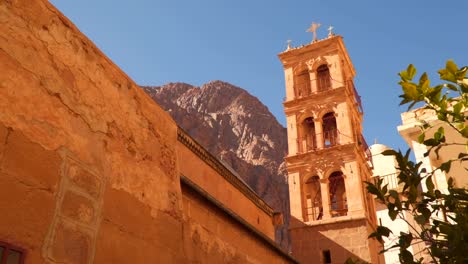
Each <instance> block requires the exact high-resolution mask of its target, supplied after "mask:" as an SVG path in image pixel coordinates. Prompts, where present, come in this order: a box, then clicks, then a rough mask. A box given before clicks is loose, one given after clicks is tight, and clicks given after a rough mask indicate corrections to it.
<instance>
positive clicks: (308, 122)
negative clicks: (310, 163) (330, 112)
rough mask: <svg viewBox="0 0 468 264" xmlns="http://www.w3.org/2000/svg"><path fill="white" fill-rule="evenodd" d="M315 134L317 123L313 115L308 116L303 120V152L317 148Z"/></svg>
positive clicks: (301, 144)
mask: <svg viewBox="0 0 468 264" xmlns="http://www.w3.org/2000/svg"><path fill="white" fill-rule="evenodd" d="M315 138H316V136H315V123H314V119H313V118H312V117H307V118H306V119H304V121H303V122H302V137H301V140H300V146H299V149H300V150H301V152H307V151H311V150H314V149H316V148H317V142H316V139H315Z"/></svg>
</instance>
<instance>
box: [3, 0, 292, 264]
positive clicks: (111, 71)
mask: <svg viewBox="0 0 468 264" xmlns="http://www.w3.org/2000/svg"><path fill="white" fill-rule="evenodd" d="M0 73H1V74H0V110H1V111H0V210H1V212H2V214H1V215H2V216H1V217H0V241H1V242H5V243H9V244H11V245H14V246H17V247H20V248H22V249H23V250H24V252H25V254H26V262H25V263H58V262H60V263H148V262H149V261H150V262H154V263H186V262H190V261H195V260H198V261H199V262H204V261H202V260H204V258H205V257H207V255H203V254H206V252H209V253H211V252H217V251H216V250H214V249H213V247H210V249H209V251H206V249H207V248H206V242H207V241H208V240H211V237H212V236H211V234H215V235H214V236H215V237H218V238H217V239H214V241H220V239H221V237H223V234H224V232H222V231H223V230H228V231H227V232H228V235H226V236H224V237H223V238H222V243H221V242H220V243H218V244H217V245H218V247H219V251H220V252H226V251H224V250H223V249H224V248H228V249H229V250H228V251H229V252H230V254H231V255H232V256H234V257H233V258H232V259H233V263H245V262H251V263H269V262H272V263H279V262H281V263H282V262H287V261H292V260H291V259H289V258H288V257H287V256H285V255H284V254H283V255H282V254H281V252H280V251H278V250H277V249H275V247H274V246H272V245H270V244H268V243H267V242H268V239H262V238H261V235H255V234H250V233H252V232H249V231H246V230H248V229H245V226H241V225H239V224H238V222H239V221H234V219H233V218H232V217H231V216H230V215H226V214H225V212H224V211H222V210H221V211H222V212H221V211H219V208H218V209H213V205H212V204H210V203H207V202H206V200H203V199H205V198H203V199H202V198H200V197H199V196H197V195H198V194H197V193H196V192H194V191H193V188H188V187H187V185H183V186H185V187H181V177H180V175H181V174H183V175H185V174H186V175H188V176H192V172H193V173H194V172H196V171H197V170H198V169H199V168H200V169H202V171H203V172H207V175H209V176H210V179H213V178H216V177H221V176H220V175H217V174H216V173H214V172H209V170H208V169H205V168H204V166H202V165H200V162H201V161H197V160H196V159H197V158H196V157H191V158H190V159H188V160H190V161H191V162H193V163H187V164H185V163H184V162H185V161H186V160H185V159H186V158H187V157H188V156H190V155H192V154H187V153H186V154H181V156H179V157H178V154H180V152H178V150H180V149H178V148H179V147H177V145H178V144H179V143H178V138H177V135H178V134H177V130H178V128H177V125H176V124H175V123H174V121H173V120H172V119H171V118H170V116H169V115H168V114H167V113H165V112H164V111H163V110H162V109H161V108H160V107H159V106H158V105H156V104H155V103H154V101H153V100H151V99H150V98H149V97H148V96H147V95H146V94H145V93H144V92H143V91H142V90H141V89H140V88H139V87H138V86H137V85H136V84H135V83H134V82H133V81H132V80H131V79H130V78H129V77H128V76H127V75H126V74H125V73H124V72H122V71H121V70H120V69H119V68H118V67H117V66H115V65H114V64H113V63H112V62H111V61H110V60H109V59H108V58H107V57H106V56H105V55H104V54H103V53H102V52H101V51H99V50H98V49H97V48H96V47H95V46H94V44H93V43H92V42H91V41H89V40H88V39H87V38H86V37H85V36H83V35H82V34H81V33H80V32H79V30H78V29H77V28H76V27H75V26H74V25H73V24H72V23H71V22H70V21H69V20H68V19H67V18H65V17H64V16H63V15H62V14H61V13H60V12H59V11H57V10H56V9H55V8H54V7H53V6H52V5H51V4H50V3H49V2H48V1H46V0H31V1H1V2H0ZM195 163H197V164H195ZM190 164H193V165H194V166H199V165H200V167H192V168H189V167H187V165H190ZM181 169H183V171H182V173H181ZM190 169H191V170H190ZM200 175H201V174H200ZM206 180H208V179H206ZM199 183H200V182H199ZM201 183H203V181H201ZM219 184H221V185H222V183H218V184H217V185H214V186H212V187H213V188H215V187H217V188H221V186H220V185H219ZM209 186H210V185H206V186H203V187H204V188H205V187H206V188H208V187H209ZM182 189H183V190H184V191H182ZM214 190H215V189H210V191H213V192H214ZM230 192H232V193H233V194H232V202H233V203H232V204H236V203H237V202H238V201H240V205H241V206H242V208H243V209H244V210H251V213H252V214H254V215H255V216H257V218H249V217H248V215H242V217H246V219H249V220H248V221H249V223H251V224H252V223H255V221H257V219H258V220H259V221H261V225H259V226H256V227H258V228H259V230H260V231H257V232H259V233H260V234H263V233H264V234H263V236H265V237H270V238H271V237H273V231H272V230H273V224H272V222H271V218H270V220H269V221H267V220H268V219H267V218H268V217H267V216H268V214H263V215H262V213H261V211H258V210H259V209H255V208H257V207H256V206H253V205H252V204H251V203H249V202H248V200H247V199H246V201H245V202H244V201H242V199H240V198H239V196H238V194H234V192H235V191H234V189H229V192H226V194H229V193H230ZM223 195H225V194H219V193H214V194H213V196H214V197H215V198H217V199H221V198H222V197H226V196H223ZM227 197H229V196H227ZM237 198H239V199H237ZM226 202H229V201H226ZM253 208H254V209H253ZM240 209H241V208H237V209H236V208H233V210H240ZM203 210H208V211H209V212H211V213H210V214H201V212H202V211H203ZM197 212H198V213H197ZM208 216H211V217H212V219H214V220H213V221H214V223H216V224H214V225H211V223H212V222H210V221H209V220H206V219H205V218H203V217H208ZM205 220H206V221H205ZM252 225H253V224H252ZM213 228H214V229H213ZM196 234H199V236H197V235H196ZM207 234H208V235H207ZM249 234H250V235H249ZM239 235H240V236H241V237H238V236H239ZM238 243H242V244H239V245H238ZM240 250H242V253H240V252H237V251H240ZM214 255H215V256H214V257H216V256H221V253H220V254H214ZM231 255H229V256H231ZM223 256H224V255H223ZM236 256H239V258H238V259H237V257H236ZM253 256H254V257H253ZM260 259H261V261H260ZM236 260H239V261H236ZM244 260H248V261H244ZM195 262H196V261H195Z"/></svg>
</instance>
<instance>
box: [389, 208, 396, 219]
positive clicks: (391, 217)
mask: <svg viewBox="0 0 468 264" xmlns="http://www.w3.org/2000/svg"><path fill="white" fill-rule="evenodd" d="M388 216H390V219H392V221H394V220H395V219H396V217H397V216H398V211H390V210H388Z"/></svg>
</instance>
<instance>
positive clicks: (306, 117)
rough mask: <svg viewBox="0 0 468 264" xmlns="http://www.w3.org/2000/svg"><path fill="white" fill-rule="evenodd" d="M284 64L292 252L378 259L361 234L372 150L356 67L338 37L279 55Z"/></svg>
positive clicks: (369, 225)
mask: <svg viewBox="0 0 468 264" xmlns="http://www.w3.org/2000/svg"><path fill="white" fill-rule="evenodd" d="M279 58H280V60H281V62H282V63H283V66H284V73H285V82H286V101H285V102H284V111H285V113H286V119H287V130H288V146H289V150H288V156H287V157H286V162H287V168H288V183H289V194H290V208H291V209H290V210H291V218H292V220H291V223H290V234H291V241H292V253H293V255H294V256H295V257H297V258H298V259H299V260H300V261H301V262H302V263H319V262H318V261H319V260H320V263H343V262H344V261H346V259H348V258H350V257H351V258H354V259H357V260H361V261H367V262H371V263H383V262H382V261H383V258H382V257H381V256H379V255H378V252H379V245H378V244H377V243H376V242H375V241H374V240H369V239H368V238H367V237H368V235H369V234H370V232H371V231H372V230H373V229H374V228H375V227H376V217H375V207H374V201H373V199H372V197H371V196H370V195H369V194H368V193H367V191H366V189H365V186H364V183H363V181H366V180H369V179H370V178H371V176H372V172H371V166H372V161H371V155H370V153H369V151H368V147H367V144H366V142H365V140H364V137H363V136H362V126H361V124H362V116H363V113H362V108H361V103H360V98H359V95H358V94H357V91H356V89H355V88H354V84H353V78H354V76H355V70H354V68H353V65H352V63H351V60H350V58H349V55H348V53H347V51H346V48H345V46H344V43H343V39H342V37H340V36H334V35H332V34H330V35H329V37H328V38H326V39H323V40H319V41H314V42H312V43H311V44H308V45H305V46H302V47H298V48H291V47H288V49H287V50H286V51H284V52H283V53H281V54H279Z"/></svg>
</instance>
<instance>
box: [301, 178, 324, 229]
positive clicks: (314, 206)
mask: <svg viewBox="0 0 468 264" xmlns="http://www.w3.org/2000/svg"><path fill="white" fill-rule="evenodd" d="M304 192H305V217H304V218H305V221H315V220H320V219H322V216H323V208H322V191H321V189H320V181H319V177H318V176H313V177H310V178H309V179H308V180H307V181H306V183H305V188H304Z"/></svg>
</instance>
